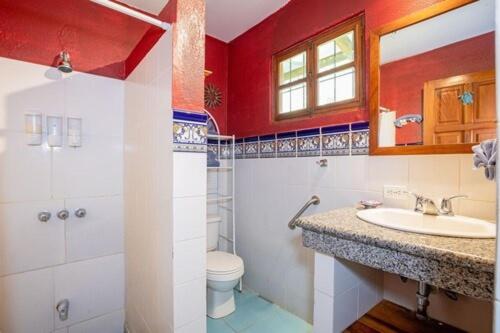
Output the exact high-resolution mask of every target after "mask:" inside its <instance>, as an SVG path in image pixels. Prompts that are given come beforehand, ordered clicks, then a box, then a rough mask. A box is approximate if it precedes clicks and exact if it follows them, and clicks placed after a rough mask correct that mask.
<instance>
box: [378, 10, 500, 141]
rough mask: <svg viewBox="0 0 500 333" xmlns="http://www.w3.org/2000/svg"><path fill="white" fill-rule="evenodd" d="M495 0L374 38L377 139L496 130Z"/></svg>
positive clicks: (471, 136)
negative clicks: (377, 82)
mask: <svg viewBox="0 0 500 333" xmlns="http://www.w3.org/2000/svg"><path fill="white" fill-rule="evenodd" d="M494 24H495V22H494V0H480V1H477V2H474V3H471V4H469V5H466V6H464V7H461V8H458V9H454V10H452V11H450V12H447V13H444V14H441V15H438V16H436V17H434V18H431V19H428V20H425V21H422V22H420V23H417V24H414V25H411V26H408V27H405V28H403V29H400V30H397V31H395V32H392V33H389V34H387V35H384V36H382V37H381V39H380V108H379V112H380V113H379V128H378V141H379V144H378V146H379V147H394V146H406V145H441V144H462V143H474V142H480V141H482V140H485V139H489V138H493V137H495V126H496V125H495V123H496V116H495V113H496V112H495V36H494V28H495V25H494Z"/></svg>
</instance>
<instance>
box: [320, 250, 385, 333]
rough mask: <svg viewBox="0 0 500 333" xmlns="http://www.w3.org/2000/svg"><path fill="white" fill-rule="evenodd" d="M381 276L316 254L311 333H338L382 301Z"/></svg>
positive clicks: (353, 264)
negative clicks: (312, 328)
mask: <svg viewBox="0 0 500 333" xmlns="http://www.w3.org/2000/svg"><path fill="white" fill-rule="evenodd" d="M382 284H383V273H382V272H381V271H378V270H374V269H371V268H369V267H366V266H362V265H358V264H355V263H352V262H349V261H346V260H343V259H339V258H335V257H332V256H328V255H325V254H321V253H319V252H316V253H315V265H314V323H313V325H314V333H340V332H342V331H343V330H344V329H346V328H347V327H349V325H351V324H352V323H354V322H355V321H356V320H357V319H359V318H360V317H362V316H363V315H364V314H365V313H366V312H368V310H370V309H371V308H372V307H373V306H375V305H376V304H377V303H379V302H380V301H381V300H382V293H383V285H382Z"/></svg>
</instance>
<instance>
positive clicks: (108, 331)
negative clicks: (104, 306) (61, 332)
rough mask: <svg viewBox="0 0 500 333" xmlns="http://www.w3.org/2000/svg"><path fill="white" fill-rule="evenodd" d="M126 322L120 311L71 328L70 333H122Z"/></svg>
mask: <svg viewBox="0 0 500 333" xmlns="http://www.w3.org/2000/svg"><path fill="white" fill-rule="evenodd" d="M124 321H125V316H124V314H123V311H121V310H120V311H116V312H112V313H110V314H106V315H104V316H100V317H97V318H94V319H91V320H88V321H85V322H82V323H79V324H76V325H74V326H71V327H70V328H69V329H68V333H96V332H99V333H122V332H123V322H124Z"/></svg>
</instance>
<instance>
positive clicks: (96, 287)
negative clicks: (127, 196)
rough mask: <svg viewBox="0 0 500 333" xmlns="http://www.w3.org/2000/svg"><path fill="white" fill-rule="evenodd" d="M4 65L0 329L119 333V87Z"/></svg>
mask: <svg viewBox="0 0 500 333" xmlns="http://www.w3.org/2000/svg"><path fill="white" fill-rule="evenodd" d="M59 60H60V63H59V64H58V69H56V68H53V67H48V66H42V65H36V64H31V63H27V62H22V61H16V60H11V59H6V58H0V68H1V69H2V76H1V77H0V119H1V120H0V332H3V333H17V332H20V333H24V332H26V333H28V332H30V333H31V332H33V333H35V332H58V333H62V332H68V331H67V329H68V328H69V332H91V331H101V330H102V332H119V331H120V330H119V329H120V327H122V326H123V321H124V311H123V308H124V292H123V290H124V273H123V272H124V254H123V252H124V246H123V233H124V229H123V181H122V178H123V115H124V113H123V111H124V83H123V82H122V81H120V80H116V79H109V78H104V77H100V76H96V75H89V74H83V73H76V72H74V73H71V62H70V61H71V60H70V58H69V55H68V53H62V54H61V57H60V59H59Z"/></svg>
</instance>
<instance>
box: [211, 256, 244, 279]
mask: <svg viewBox="0 0 500 333" xmlns="http://www.w3.org/2000/svg"><path fill="white" fill-rule="evenodd" d="M241 269H243V260H242V259H241V258H240V257H238V256H235V255H234V254H231V253H227V252H221V251H213V252H208V253H207V273H209V274H227V273H232V272H235V271H239V270H241Z"/></svg>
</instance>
